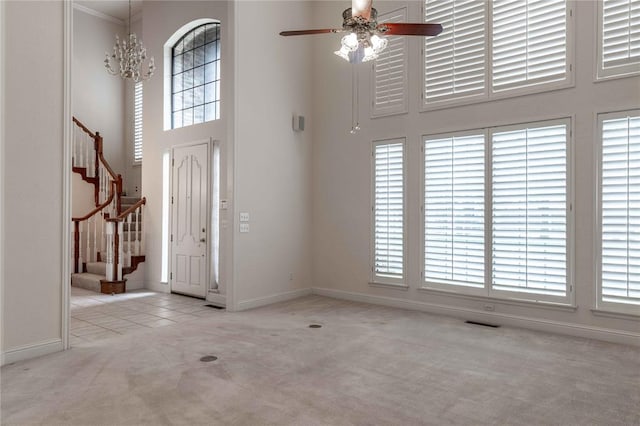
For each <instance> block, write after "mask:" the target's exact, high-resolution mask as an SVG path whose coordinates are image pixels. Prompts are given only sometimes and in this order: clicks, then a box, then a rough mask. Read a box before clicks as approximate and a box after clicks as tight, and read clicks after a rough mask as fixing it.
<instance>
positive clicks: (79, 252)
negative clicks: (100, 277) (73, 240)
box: [78, 222, 84, 272]
mask: <svg viewBox="0 0 640 426" xmlns="http://www.w3.org/2000/svg"><path fill="white" fill-rule="evenodd" d="M78 233H79V234H80V235H79V238H78V271H79V272H84V271H83V270H82V264H83V263H84V259H83V258H82V241H83V237H84V234H83V233H82V222H80V226H79V227H78Z"/></svg>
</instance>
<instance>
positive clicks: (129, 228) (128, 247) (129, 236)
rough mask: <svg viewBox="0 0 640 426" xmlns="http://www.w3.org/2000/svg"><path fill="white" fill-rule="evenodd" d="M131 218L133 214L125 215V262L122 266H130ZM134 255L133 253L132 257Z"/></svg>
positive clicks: (134, 236)
mask: <svg viewBox="0 0 640 426" xmlns="http://www.w3.org/2000/svg"><path fill="white" fill-rule="evenodd" d="M131 216H133V213H129V214H128V215H127V230H128V231H127V261H126V263H125V265H124V266H131V254H132V253H131V247H132V246H131V231H132V230H131ZM135 239H136V234H135V233H134V234H133V240H134V241H135ZM135 254H136V253H135V252H134V253H133V255H135Z"/></svg>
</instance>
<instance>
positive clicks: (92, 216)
mask: <svg viewBox="0 0 640 426" xmlns="http://www.w3.org/2000/svg"><path fill="white" fill-rule="evenodd" d="M115 193H116V185H115V182H111V190H110V191H109V197H108V198H107V199H106V200H104V201H103V202H102V204H100V205H99V206H97V207H96V208H95V209H93V210H91V211H90V212H89V213H87V214H86V215H84V216H82V217H74V218H72V219H71V220H72V221H73V271H74V272H76V273H78V272H84V270H85V265H86V264H87V263H90V262H98V261H100V260H102V259H101V258H100V255H101V253H105V251H106V250H107V241H106V232H105V229H106V224H107V222H106V221H107V219H108V218H109V210H110V209H111V208H113V204H114V203H113V199H114V198H115Z"/></svg>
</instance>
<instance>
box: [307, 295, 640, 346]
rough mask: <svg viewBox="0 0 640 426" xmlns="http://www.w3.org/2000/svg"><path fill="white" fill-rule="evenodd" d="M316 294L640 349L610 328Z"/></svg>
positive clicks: (631, 336)
mask: <svg viewBox="0 0 640 426" xmlns="http://www.w3.org/2000/svg"><path fill="white" fill-rule="evenodd" d="M313 294H317V295H320V296H326V297H332V298H334V299H343V300H350V301H353V302H363V303H371V304H374V305H383V306H389V307H393V308H400V309H410V310H415V311H423V312H429V313H432V314H440V315H446V316H451V317H456V318H461V319H465V320H470V321H480V322H488V323H492V324H499V325H505V326H511V327H520V328H528V329H531V330H537V331H546V332H549V333H556V334H564V335H569V336H576V337H584V338H588V339H596V340H603V341H607V342H612V343H622V344H626V345H635V346H640V333H634V332H631V331H623V330H614V329H609V328H601V327H593V326H588V325H582V324H575V323H568V322H561V321H551V320H545V319H540V318H531V317H525V316H519V315H510V314H502V313H496V312H485V311H480V310H476V309H469V308H461V307H455V306H448V305H441V304H436V303H426V302H418V301H413V300H405V299H398V298H395V297H385V296H373V295H369V294H363V293H353V292H348V291H342V290H334V289H330V288H317V287H314V288H313Z"/></svg>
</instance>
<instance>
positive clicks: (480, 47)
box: [424, 0, 486, 103]
mask: <svg viewBox="0 0 640 426" xmlns="http://www.w3.org/2000/svg"><path fill="white" fill-rule="evenodd" d="M485 20H486V7H485V4H484V2H481V1H477V0H462V1H461V0H455V1H453V0H449V1H427V2H426V5H425V22H440V23H441V24H442V26H443V28H444V31H443V32H442V33H441V34H440V35H438V36H437V37H425V41H424V43H425V44H424V61H425V62H424V66H425V74H424V90H425V102H426V103H430V102H436V101H441V100H444V99H451V98H456V97H460V96H469V95H474V94H483V93H485V40H486V35H485V28H486V24H485Z"/></svg>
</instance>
